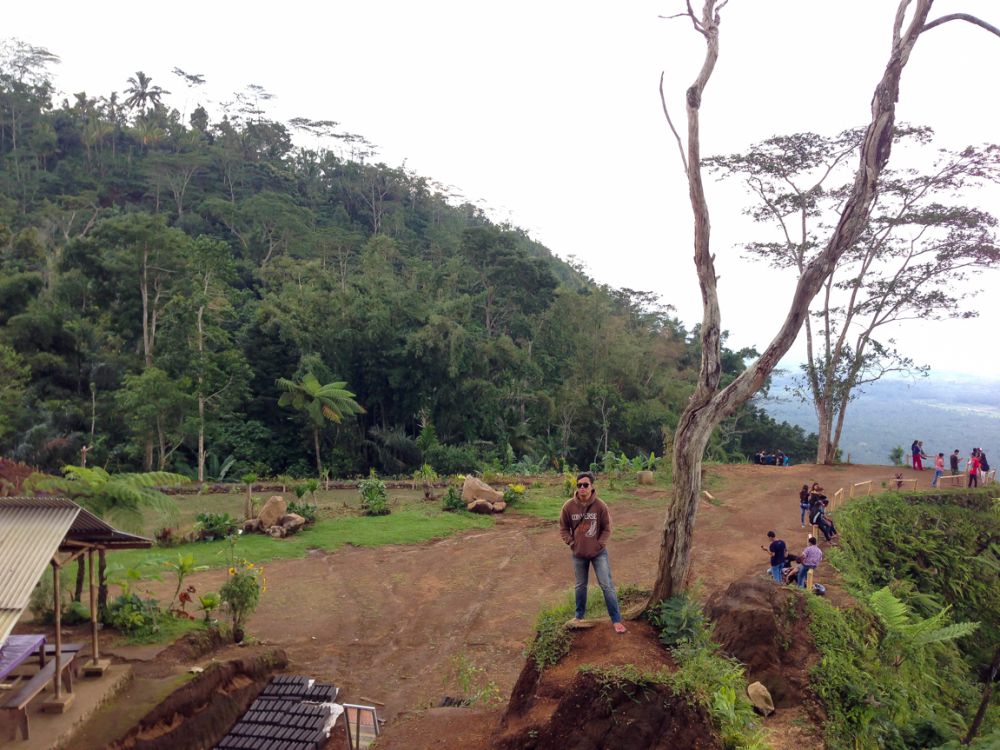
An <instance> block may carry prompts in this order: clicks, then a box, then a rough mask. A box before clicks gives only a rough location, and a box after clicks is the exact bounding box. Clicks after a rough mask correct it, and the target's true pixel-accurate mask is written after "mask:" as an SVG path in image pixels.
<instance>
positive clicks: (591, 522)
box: [559, 471, 626, 633]
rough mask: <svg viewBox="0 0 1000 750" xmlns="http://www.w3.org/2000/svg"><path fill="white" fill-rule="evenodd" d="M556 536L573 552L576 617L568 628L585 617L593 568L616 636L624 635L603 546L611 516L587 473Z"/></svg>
mask: <svg viewBox="0 0 1000 750" xmlns="http://www.w3.org/2000/svg"><path fill="white" fill-rule="evenodd" d="M559 533H560V534H561V535H562V540H563V541H564V542H565V543H566V544H568V545H569V547H570V549H571V550H573V571H574V573H575V574H576V617H575V618H574V619H573V620H571V621H570V624H571V625H579V624H580V621H581V620H583V618H584V616H585V615H586V612H587V579H588V575H589V573H590V566H591V565H593V566H594V575H596V576H597V583H598V584H599V585H600V587H601V591H603V592H604V604H605V605H606V606H607V608H608V615H609V616H610V617H611V622H612V623H614V627H615V632H616V633H624V632H626V631H625V625H624V624H623V623H622V615H621V611H620V610H619V608H618V595H617V594H616V593H615V587H614V584H613V583H612V582H611V565H610V563H609V562H608V550H607V548H606V546H605V545H606V544H607V543H608V539H609V538H610V537H611V512H610V511H609V510H608V506H607V505H605V504H604V501H603V500H600V499H599V498H598V497H597V490H596V489H595V488H594V475H593V474H591V473H590V472H589V471H584V472H581V473H580V474H578V475H577V477H576V492H575V493H574V494H573V497H571V498H570V499H569V500H567V501H566V503H565V504H564V505H563V507H562V512H561V513H560V514H559Z"/></svg>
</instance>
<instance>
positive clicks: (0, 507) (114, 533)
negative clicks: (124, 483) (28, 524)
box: [0, 496, 153, 549]
mask: <svg viewBox="0 0 1000 750" xmlns="http://www.w3.org/2000/svg"><path fill="white" fill-rule="evenodd" d="M60 508H62V509H65V508H73V509H75V510H76V511H78V513H77V516H76V518H74V519H73V525H72V526H71V527H70V528H69V530H68V531H67V532H66V534H65V538H66V539H67V540H70V541H76V542H85V543H87V544H96V545H99V546H101V547H107V548H108V549H135V548H139V549H143V548H147V547H152V546H153V540H152V539H147V538H146V537H143V536H136V535H135V534H128V533H126V532H124V531H119V530H118V529H116V528H115V527H114V526H111V525H110V524H109V523H107V522H106V521H103V520H101V519H100V518H98V517H97V516H95V515H94V514H93V513H91V512H90V511H89V510H87V509H86V508H81V507H80V506H79V505H77V504H76V503H74V502H73V501H72V500H68V499H67V498H65V497H44V496H43V497H0V518H6V514H7V513H8V512H11V511H13V510H16V509H28V510H31V511H41V510H43V509H48V510H58V509H60ZM66 549H74V547H73V545H67V546H66Z"/></svg>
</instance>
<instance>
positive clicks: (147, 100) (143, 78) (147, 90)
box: [125, 70, 170, 110]
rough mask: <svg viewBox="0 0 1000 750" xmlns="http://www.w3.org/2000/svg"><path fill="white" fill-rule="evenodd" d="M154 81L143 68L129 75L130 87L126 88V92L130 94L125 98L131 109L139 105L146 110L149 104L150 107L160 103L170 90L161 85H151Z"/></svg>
mask: <svg viewBox="0 0 1000 750" xmlns="http://www.w3.org/2000/svg"><path fill="white" fill-rule="evenodd" d="M152 82H153V79H152V78H150V77H149V76H148V75H146V74H145V73H143V72H142V71H141V70H138V71H136V73H135V75H134V76H131V77H129V79H128V88H126V89H125V93H126V94H128V98H127V99H125V106H126V107H128V108H129V109H135V108H136V107H138V108H139V109H140V110H144V109H145V108H146V106H147V105H148V106H150V107H155V106H156V105H158V104H159V103H160V99H161V98H162V97H163V95H164V94H169V93H170V92H169V91H166V90H164V89H162V88H160V87H159V86H150V85H149V84H150V83H152Z"/></svg>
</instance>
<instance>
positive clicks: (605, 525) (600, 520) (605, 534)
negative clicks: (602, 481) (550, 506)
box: [559, 492, 611, 560]
mask: <svg viewBox="0 0 1000 750" xmlns="http://www.w3.org/2000/svg"><path fill="white" fill-rule="evenodd" d="M559 533H560V535H561V536H562V540H563V541H564V542H566V544H568V545H569V547H570V549H571V550H573V555H574V556H576V557H582V558H584V559H586V560H592V559H593V558H595V557H597V556H598V555H599V554H601V553H602V552H603V551H604V547H605V545H606V544H607V543H608V539H609V538H610V537H611V512H610V511H609V510H608V506H607V505H606V504H605V503H604V501H603V500H601V499H599V498H598V497H597V493H596V492H594V493H593V494H592V495H591V496H590V500H588V501H587V502H586V503H583V502H581V501H580V500H579V499H578V498H577V496H576V494H575V493H574V494H573V497H571V498H570V499H569V500H567V501H566V503H565V504H564V505H563V507H562V512H561V513H560V514H559Z"/></svg>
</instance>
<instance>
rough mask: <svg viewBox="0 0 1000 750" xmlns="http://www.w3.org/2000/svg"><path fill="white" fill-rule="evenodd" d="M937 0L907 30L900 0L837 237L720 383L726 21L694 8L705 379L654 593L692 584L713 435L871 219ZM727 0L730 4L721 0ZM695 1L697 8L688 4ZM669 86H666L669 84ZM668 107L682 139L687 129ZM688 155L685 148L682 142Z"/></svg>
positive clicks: (693, 160)
mask: <svg viewBox="0 0 1000 750" xmlns="http://www.w3.org/2000/svg"><path fill="white" fill-rule="evenodd" d="M932 2H933V0H916V3H915V7H914V8H913V12H912V20H911V22H910V24H909V26H908V27H907V28H906V29H905V30H904V29H903V25H904V21H905V16H906V11H907V9H908V7H909V6H910V5H911V4H913V3H911V0H900V4H899V8H898V10H897V14H896V19H895V23H894V27H893V45H892V52H891V54H890V57H889V61H888V63H887V64H886V68H885V71H884V73H883V75H882V79H881V80H880V81H879V83H878V85H877V86H876V89H875V94H874V96H873V97H872V105H871V106H872V118H871V123H870V124H869V126H868V129H867V131H866V133H865V138H864V141H863V142H862V146H861V158H860V165H859V168H858V171H857V174H856V176H855V181H854V185H853V187H852V189H851V192H850V194H849V195H848V196H847V199H846V201H845V202H844V208H843V211H842V212H841V215H840V220H839V221H838V223H837V226H836V228H835V229H834V231H833V233H832V235H831V237H830V241H829V243H828V244H827V246H826V247H825V248H824V249H823V251H822V252H821V253H819V255H818V256H817V257H816V258H815V259H814V260H812V261H811V262H810V263H809V264H808V265H807V266H806V268H805V270H804V271H803V273H802V274H801V275H800V277H799V280H798V282H797V284H796V287H795V290H794V293H793V295H792V299H791V303H790V305H789V309H788V313H787V315H786V317H785V320H784V321H783V322H782V323H781V325H780V327H779V329H778V331H777V333H776V334H775V337H774V339H773V340H772V341H771V343H770V344H769V345H768V347H767V348H766V349H765V350H764V352H763V354H761V356H760V358H759V359H758V360H757V361H756V362H754V363H753V364H752V365H750V367H748V368H747V369H746V370H745V371H744V372H743V373H741V374H740V375H739V376H738V377H737V378H736V379H735V380H734V381H733V382H732V383H730V384H729V385H728V386H726V387H725V388H723V389H722V390H721V391H720V390H719V383H720V375H721V371H722V368H721V343H722V342H721V337H720V330H721V321H720V314H719V300H718V293H717V289H716V275H715V261H714V258H713V256H712V254H711V251H710V242H709V238H710V223H709V213H708V204H707V201H706V199H705V194H704V189H703V186H702V181H701V147H700V135H699V108H700V106H701V99H702V94H703V92H704V90H705V85H706V84H707V83H708V80H709V78H710V77H711V75H712V70H713V68H714V67H715V62H716V60H717V58H718V54H719V23H720V18H719V15H718V13H717V11H716V2H715V0H705V3H704V9H703V12H702V16H701V18H700V19H699V18H696V17H695V16H694V14H693V12H691V11H689V15H690V17H691V21H692V22H693V23H694V26H695V29H696V30H697V31H698V32H699V33H701V34H702V35H703V36H704V37H705V42H706V53H705V60H704V63H703V64H702V68H701V71H700V72H699V74H698V78H697V79H696V80H695V82H694V83H693V84H692V85H691V87H690V88H688V90H687V120H688V134H687V135H688V144H687V156H686V158H685V159H684V166H685V171H686V174H687V178H688V190H689V194H690V199H691V209H692V213H693V214H694V261H695V268H696V270H697V272H698V282H699V285H700V287H701V296H702V308H703V309H702V316H703V320H702V328H701V344H702V355H701V370H700V372H699V375H698V383H697V386H696V388H695V392H694V393H693V394H692V396H691V398H690V400H689V402H688V406H687V408H686V409H685V410H684V414H683V415H682V416H681V419H680V423H679V424H678V427H677V432H676V435H675V443H674V490H673V497H672V502H671V504H670V507H669V508H668V510H667V516H666V520H665V522H664V529H663V540H662V542H661V545H660V559H659V564H658V569H657V579H656V583H655V584H654V585H653V593H652V599H653V601H658V600H661V599H666V598H668V597H670V596H672V595H674V594H676V593H678V592H680V591H682V590H683V589H684V586H685V579H686V577H687V573H688V569H689V566H690V555H691V547H690V545H691V535H692V532H693V530H694V520H695V516H696V514H697V510H698V495H699V493H700V491H701V460H702V456H703V455H704V450H705V446H706V445H707V442H708V437H709V435H710V434H711V432H712V430H713V429H714V427H715V426H716V425H717V424H719V422H720V421H721V420H722V419H724V418H725V417H727V416H728V415H730V414H732V413H733V411H735V409H736V408H737V407H738V406H739V405H740V404H742V403H744V402H745V401H747V400H748V399H749V398H750V397H752V396H753V394H754V393H756V392H757V391H758V390H759V389H760V388H761V387H762V386H763V384H764V382H765V380H766V379H767V377H768V376H769V375H770V374H771V372H772V371H773V370H774V368H775V367H776V366H777V364H778V362H779V361H780V359H781V357H782V356H783V355H784V354H785V353H786V352H787V351H788V349H789V348H790V347H791V345H792V344H793V343H794V341H795V338H796V336H797V335H798V332H799V329H800V328H801V327H802V324H803V322H804V320H805V318H806V316H807V315H808V311H809V303H810V302H811V301H812V298H813V297H814V296H815V295H816V293H817V292H818V291H819V290H820V288H821V287H822V285H823V282H824V280H825V279H826V278H827V277H828V276H829V275H830V274H831V273H832V272H833V270H834V268H835V267H836V264H837V262H838V261H839V259H840V257H841V256H842V255H843V254H844V252H845V251H846V250H847V249H848V248H850V247H851V246H852V245H853V244H854V243H855V241H856V240H857V238H858V236H859V235H860V233H861V231H862V229H863V228H864V226H865V225H866V223H867V221H868V215H869V212H870V210H871V206H872V204H873V202H874V200H875V195H876V190H877V186H878V178H879V175H880V174H881V172H882V170H883V168H884V167H885V165H886V162H887V161H888V159H889V153H890V151H891V148H892V131H893V125H894V122H895V106H896V100H897V99H898V97H899V79H900V75H901V73H902V71H903V68H904V67H905V66H906V63H907V61H908V59H909V56H910V52H911V51H912V49H913V46H914V45H915V44H916V41H917V39H918V38H919V36H920V33H921V31H922V30H923V28H924V24H925V23H926V20H927V14H928V13H929V12H930V8H931V4H932ZM724 4H725V3H724V2H723V5H724ZM689 7H690V6H689ZM661 94H662V90H661ZM664 113H665V114H666V115H667V118H668V122H669V123H670V127H671V129H672V130H673V132H674V134H675V136H676V137H677V140H678V143H679V144H680V136H679V135H677V131H676V130H675V129H674V127H673V122H672V121H670V119H669V113H668V112H667V109H666V102H665V100H664ZM681 153H682V157H683V154H684V151H683V148H682V149H681Z"/></svg>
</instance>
